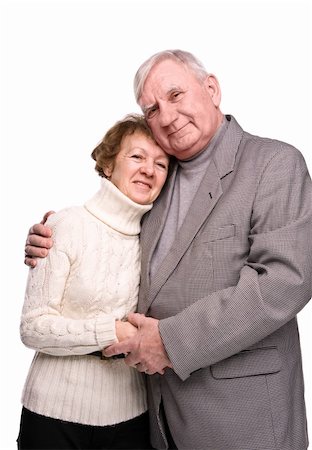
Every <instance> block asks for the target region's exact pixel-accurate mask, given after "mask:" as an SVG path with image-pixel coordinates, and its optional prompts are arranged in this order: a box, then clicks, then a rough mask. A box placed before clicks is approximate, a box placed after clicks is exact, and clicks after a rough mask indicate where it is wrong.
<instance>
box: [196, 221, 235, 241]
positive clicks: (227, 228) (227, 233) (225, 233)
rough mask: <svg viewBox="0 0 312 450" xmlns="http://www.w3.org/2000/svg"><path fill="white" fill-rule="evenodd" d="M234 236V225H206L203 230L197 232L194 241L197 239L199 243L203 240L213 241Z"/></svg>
mask: <svg viewBox="0 0 312 450" xmlns="http://www.w3.org/2000/svg"><path fill="white" fill-rule="evenodd" d="M233 236H235V225H234V224H230V225H224V226H223V227H219V228H217V227H206V228H205V231H203V232H202V233H200V234H198V236H197V237H196V241H197V240H198V243H199V244H202V243H205V242H214V241H219V240H221V239H227V238H230V237H233ZM196 243H197V242H196Z"/></svg>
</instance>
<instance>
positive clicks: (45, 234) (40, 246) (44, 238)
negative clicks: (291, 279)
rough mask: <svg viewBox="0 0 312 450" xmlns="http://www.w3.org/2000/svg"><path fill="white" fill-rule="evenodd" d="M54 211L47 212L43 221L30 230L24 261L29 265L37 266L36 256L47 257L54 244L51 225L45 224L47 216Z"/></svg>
mask: <svg viewBox="0 0 312 450" xmlns="http://www.w3.org/2000/svg"><path fill="white" fill-rule="evenodd" d="M53 213H54V211H49V212H47V213H46V214H45V215H44V217H43V219H42V221H41V222H40V223H37V224H36V225H33V226H32V227H31V228H30V230H29V232H28V236H27V240H26V244H25V259H24V263H25V264H26V265H27V266H29V267H35V266H36V264H37V261H36V258H45V257H46V256H47V254H48V253H49V249H50V248H51V247H52V245H53V241H52V239H51V236H52V232H51V230H50V228H49V227H47V226H45V225H44V223H45V222H46V220H47V218H48V217H49V216H50V214H53Z"/></svg>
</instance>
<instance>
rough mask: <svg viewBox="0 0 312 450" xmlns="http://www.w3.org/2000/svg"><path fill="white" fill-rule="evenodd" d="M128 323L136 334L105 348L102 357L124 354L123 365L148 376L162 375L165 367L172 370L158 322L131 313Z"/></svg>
mask: <svg viewBox="0 0 312 450" xmlns="http://www.w3.org/2000/svg"><path fill="white" fill-rule="evenodd" d="M128 321H129V322H130V323H131V324H132V325H134V326H135V327H136V328H137V329H138V331H137V333H136V334H135V335H132V336H131V337H127V338H125V339H124V340H123V341H121V342H118V343H116V344H113V345H110V346H109V347H106V348H105V349H104V350H103V354H104V356H106V357H110V356H114V355H118V354H121V353H124V354H125V355H127V356H126V358H125V363H126V364H127V365H128V366H131V367H136V368H137V370H139V371H140V372H145V373H147V374H148V375H153V374H154V373H159V374H161V375H163V374H164V373H165V369H166V368H167V367H170V368H172V364H171V362H170V360H169V358H168V355H167V352H166V350H165V347H164V344H163V342H162V339H161V337H160V333H159V328H158V323H159V320H157V319H153V318H151V317H145V316H144V315H143V314H139V313H132V314H129V316H128Z"/></svg>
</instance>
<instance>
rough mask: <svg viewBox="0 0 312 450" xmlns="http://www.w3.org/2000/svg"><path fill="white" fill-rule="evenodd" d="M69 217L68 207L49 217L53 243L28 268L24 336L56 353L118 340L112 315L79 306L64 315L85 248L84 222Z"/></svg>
mask: <svg viewBox="0 0 312 450" xmlns="http://www.w3.org/2000/svg"><path fill="white" fill-rule="evenodd" d="M69 215H70V213H69V214H68V213H67V212H66V210H65V211H64V212H61V213H57V214H54V215H53V217H52V218H51V219H50V221H49V226H50V227H51V229H52V234H53V238H54V245H53V247H52V249H51V250H50V252H49V255H48V257H47V258H44V259H39V260H38V262H37V266H36V267H35V268H34V269H30V270H29V276H28V281H27V287H26V293H25V301H24V306H23V311H22V317H21V323H20V335H21V340H22V342H23V343H24V344H25V345H26V346H27V347H30V348H33V349H35V350H38V351H41V352H43V353H48V354H51V355H56V356H66V355H83V354H87V353H91V352H93V351H96V350H101V349H103V348H104V347H106V346H108V345H110V344H112V343H113V342H116V341H117V338H116V331H115V317H113V315H112V314H106V313H103V312H98V314H97V315H96V317H88V314H83V313H82V312H81V311H80V310H79V306H77V313H76V312H75V314H72V315H69V314H68V313H66V314H64V302H65V297H66V290H67V287H68V284H69V283H70V280H71V277H73V276H74V266H75V264H77V258H78V259H79V252H81V251H82V249H80V248H79V247H77V245H79V246H81V247H82V242H81V240H80V239H79V238H78V237H79V236H77V227H78V232H79V221H75V220H68V216H69ZM77 222H78V225H77ZM73 223H74V224H75V225H73ZM77 295H78V294H77ZM73 316H74V317H73Z"/></svg>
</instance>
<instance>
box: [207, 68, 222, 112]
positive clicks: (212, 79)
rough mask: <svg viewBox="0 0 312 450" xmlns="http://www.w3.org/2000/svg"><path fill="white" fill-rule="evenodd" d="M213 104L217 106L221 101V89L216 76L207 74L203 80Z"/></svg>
mask: <svg viewBox="0 0 312 450" xmlns="http://www.w3.org/2000/svg"><path fill="white" fill-rule="evenodd" d="M204 83H205V86H206V89H207V91H208V93H209V95H210V97H211V100H212V102H213V104H214V105H215V106H216V107H217V108H218V107H219V106H220V103H221V89H220V85H219V81H218V79H217V77H216V76H215V75H213V74H209V75H208V76H207V78H206V79H205V81H204Z"/></svg>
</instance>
